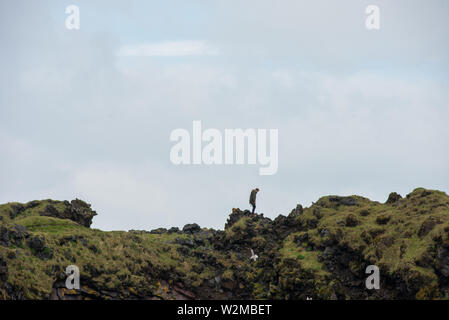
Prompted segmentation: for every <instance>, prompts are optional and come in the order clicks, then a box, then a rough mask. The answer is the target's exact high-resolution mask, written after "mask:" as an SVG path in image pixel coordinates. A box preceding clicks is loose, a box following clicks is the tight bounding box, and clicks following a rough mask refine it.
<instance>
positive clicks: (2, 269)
mask: <svg viewBox="0 0 449 320" xmlns="http://www.w3.org/2000/svg"><path fill="white" fill-rule="evenodd" d="M6 280H8V265H7V264H6V260H4V259H3V256H2V255H1V254H0V281H2V282H5V281H6Z"/></svg>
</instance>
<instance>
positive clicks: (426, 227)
mask: <svg viewBox="0 0 449 320" xmlns="http://www.w3.org/2000/svg"><path fill="white" fill-rule="evenodd" d="M436 223H437V222H436V221H435V219H434V218H433V217H429V218H428V219H426V220H425V221H424V222H423V223H422V225H421V227H420V228H419V231H418V236H420V237H421V238H422V237H425V236H426V235H427V234H428V233H429V232H430V231H432V229H433V228H434V227H435V225H436Z"/></svg>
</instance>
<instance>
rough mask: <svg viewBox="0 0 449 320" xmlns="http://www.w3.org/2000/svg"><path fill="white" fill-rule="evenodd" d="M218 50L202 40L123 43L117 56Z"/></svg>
mask: <svg viewBox="0 0 449 320" xmlns="http://www.w3.org/2000/svg"><path fill="white" fill-rule="evenodd" d="M218 54H219V50H218V49H217V48H215V47H213V46H211V45H209V44H207V43H205V42H204V41H191V40H190V41H163V42H156V43H142V44H134V45H124V46H122V47H121V48H120V49H119V51H118V55H119V56H125V57H179V56H205V55H218Z"/></svg>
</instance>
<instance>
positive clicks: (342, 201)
mask: <svg viewBox="0 0 449 320" xmlns="http://www.w3.org/2000/svg"><path fill="white" fill-rule="evenodd" d="M329 201H330V202H332V203H334V204H336V205H337V206H339V205H343V206H356V205H357V204H358V201H357V199H356V198H353V197H337V196H335V197H330V198H329Z"/></svg>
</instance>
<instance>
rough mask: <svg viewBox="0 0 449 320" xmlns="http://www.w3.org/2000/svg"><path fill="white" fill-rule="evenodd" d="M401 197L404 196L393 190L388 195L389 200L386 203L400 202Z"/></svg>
mask: <svg viewBox="0 0 449 320" xmlns="http://www.w3.org/2000/svg"><path fill="white" fill-rule="evenodd" d="M401 199H402V196H401V195H400V194H399V193H396V192H392V193H390V195H389V196H388V199H387V202H385V203H388V204H391V203H395V202H398V201H399V200H401Z"/></svg>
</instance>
